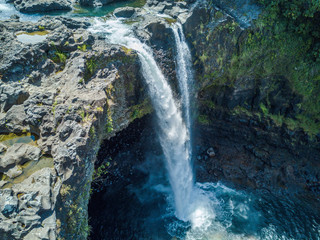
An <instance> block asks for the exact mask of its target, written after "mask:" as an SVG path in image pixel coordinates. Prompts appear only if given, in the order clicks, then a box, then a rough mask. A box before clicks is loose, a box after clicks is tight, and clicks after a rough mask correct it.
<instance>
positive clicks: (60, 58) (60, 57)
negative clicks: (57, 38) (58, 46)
mask: <svg viewBox="0 0 320 240" xmlns="http://www.w3.org/2000/svg"><path fill="white" fill-rule="evenodd" d="M55 55H56V57H54V58H53V61H54V62H55V63H62V64H65V63H66V61H67V55H66V54H65V53H63V52H61V51H57V52H55Z"/></svg>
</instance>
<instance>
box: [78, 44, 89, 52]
mask: <svg viewBox="0 0 320 240" xmlns="http://www.w3.org/2000/svg"><path fill="white" fill-rule="evenodd" d="M78 49H79V50H80V51H82V52H86V51H87V45H86V44H82V45H81V46H78Z"/></svg>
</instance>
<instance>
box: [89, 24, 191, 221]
mask: <svg viewBox="0 0 320 240" xmlns="http://www.w3.org/2000/svg"><path fill="white" fill-rule="evenodd" d="M93 31H95V32H105V33H107V39H108V40H109V41H110V42H111V43H114V44H120V45H123V46H125V47H127V48H131V49H134V50H136V51H137V53H138V56H139V59H140V61H141V66H142V73H143V76H144V77H145V80H146V82H147V84H148V88H149V93H150V97H151V99H152V103H153V105H154V108H155V112H156V115H157V117H158V124H159V126H160V129H161V131H160V132H159V136H160V142H161V146H162V149H163V152H164V155H165V158H166V162H167V169H168V173H169V180H170V184H171V187H172V190H173V194H174V202H175V209H176V216H177V218H179V219H181V220H184V221H188V220H189V215H190V212H189V209H190V203H191V195H192V192H193V182H194V179H193V173H192V168H191V163H190V153H191V149H190V143H189V140H190V139H189V134H188V129H187V127H186V125H185V123H184V122H183V119H182V116H181V112H180V110H179V108H178V107H177V104H176V102H175V100H174V98H173V94H172V90H171V88H170V86H169V85H168V83H167V81H166V79H165V77H164V75H163V73H162V72H161V70H160V68H159V67H158V66H157V63H156V61H155V59H154V57H153V54H152V50H151V48H150V47H149V46H147V45H146V44H144V43H142V42H141V41H140V40H138V39H137V38H136V37H135V36H134V34H133V32H132V30H131V29H130V28H129V27H128V26H126V25H124V24H122V23H121V21H120V20H108V21H107V22H99V21H98V20H97V22H96V23H95V25H94V28H93ZM185 95H187V93H185ZM188 127H189V126H188Z"/></svg>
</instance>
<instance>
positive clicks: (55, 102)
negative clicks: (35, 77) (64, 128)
mask: <svg viewBox="0 0 320 240" xmlns="http://www.w3.org/2000/svg"><path fill="white" fill-rule="evenodd" d="M57 105H58V101H57V100H56V101H54V103H53V104H52V110H51V112H52V113H53V114H54V112H55V111H56V107H57Z"/></svg>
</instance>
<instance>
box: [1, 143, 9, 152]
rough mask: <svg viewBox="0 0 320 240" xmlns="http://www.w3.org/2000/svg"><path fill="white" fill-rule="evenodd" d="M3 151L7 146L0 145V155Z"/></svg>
mask: <svg viewBox="0 0 320 240" xmlns="http://www.w3.org/2000/svg"><path fill="white" fill-rule="evenodd" d="M5 151H7V146H6V145H4V144H2V143H0V153H4V152H5Z"/></svg>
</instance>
